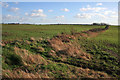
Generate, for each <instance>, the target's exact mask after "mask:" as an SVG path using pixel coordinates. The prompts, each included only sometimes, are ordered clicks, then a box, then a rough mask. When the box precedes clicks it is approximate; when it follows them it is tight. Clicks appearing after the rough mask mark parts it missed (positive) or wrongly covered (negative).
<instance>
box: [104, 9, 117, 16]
mask: <svg viewBox="0 0 120 80" xmlns="http://www.w3.org/2000/svg"><path fill="white" fill-rule="evenodd" d="M104 14H105V15H108V14H113V15H115V14H117V12H115V11H110V10H109V11H105V12H104Z"/></svg>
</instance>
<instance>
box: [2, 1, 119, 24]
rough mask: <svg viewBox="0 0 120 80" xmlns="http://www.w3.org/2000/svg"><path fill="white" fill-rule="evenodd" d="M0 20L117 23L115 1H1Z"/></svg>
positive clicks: (116, 4)
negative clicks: (0, 12) (0, 11)
mask: <svg viewBox="0 0 120 80" xmlns="http://www.w3.org/2000/svg"><path fill="white" fill-rule="evenodd" d="M0 5H2V21H3V22H19V23H40V24H41V23H44V24H46V23H77V24H78V23H80V24H81V23H82V24H86V23H93V22H98V23H101V22H103V23H109V24H118V3H117V2H3V3H0Z"/></svg>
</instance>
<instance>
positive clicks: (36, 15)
mask: <svg viewBox="0 0 120 80" xmlns="http://www.w3.org/2000/svg"><path fill="white" fill-rule="evenodd" d="M30 16H31V17H46V15H45V14H43V13H31V14H30Z"/></svg>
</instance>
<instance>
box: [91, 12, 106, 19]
mask: <svg viewBox="0 0 120 80" xmlns="http://www.w3.org/2000/svg"><path fill="white" fill-rule="evenodd" d="M93 16H98V17H101V18H104V19H105V18H107V16H105V15H103V14H100V13H94V14H93Z"/></svg>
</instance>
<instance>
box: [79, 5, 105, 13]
mask: <svg viewBox="0 0 120 80" xmlns="http://www.w3.org/2000/svg"><path fill="white" fill-rule="evenodd" d="M105 9H107V8H104V7H90V6H87V7H86V8H80V11H94V12H99V11H101V10H105Z"/></svg>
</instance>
